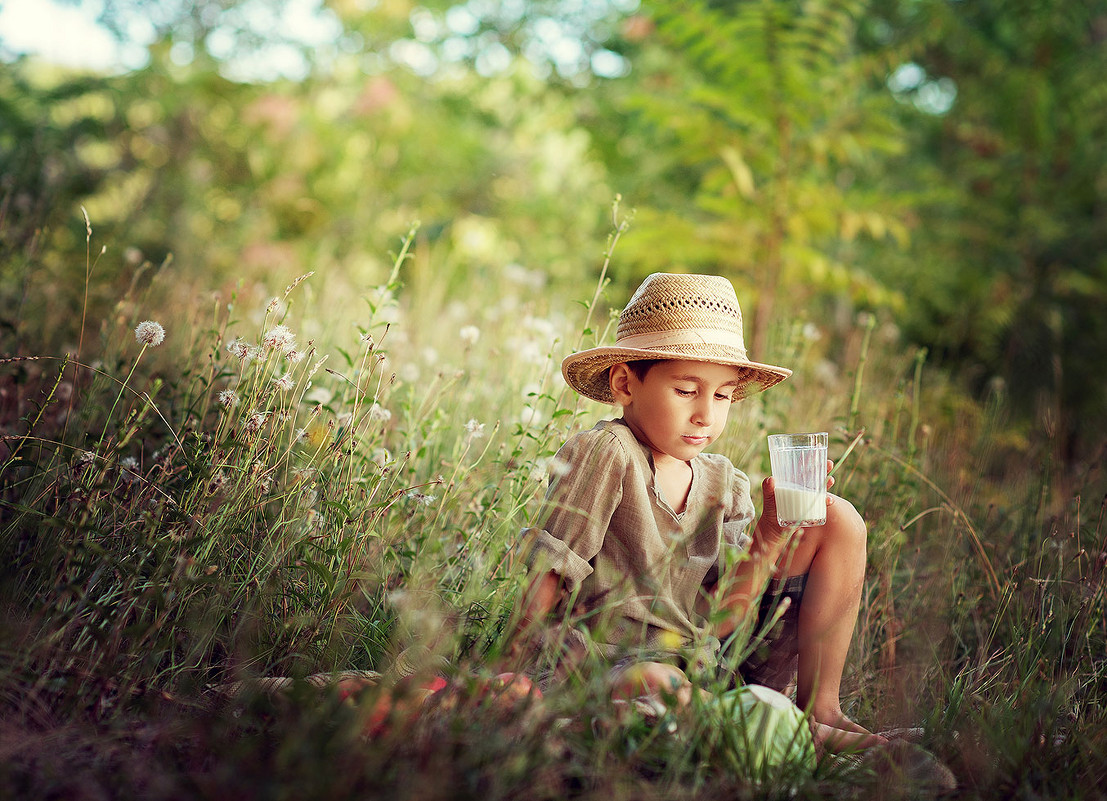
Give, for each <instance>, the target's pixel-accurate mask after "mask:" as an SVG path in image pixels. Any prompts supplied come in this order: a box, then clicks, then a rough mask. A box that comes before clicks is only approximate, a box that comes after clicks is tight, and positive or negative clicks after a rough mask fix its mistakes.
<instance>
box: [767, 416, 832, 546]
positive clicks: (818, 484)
mask: <svg viewBox="0 0 1107 801" xmlns="http://www.w3.org/2000/svg"><path fill="white" fill-rule="evenodd" d="M829 439H830V437H829V435H828V434H827V433H826V432H825V431H824V432H821V433H818V434H770V435H769V461H770V463H771V464H772V468H773V478H774V479H775V480H776V519H777V522H778V523H779V524H780V525H781V526H821V525H822V524H823V523H825V522H826V447H827V441H828V440H829Z"/></svg>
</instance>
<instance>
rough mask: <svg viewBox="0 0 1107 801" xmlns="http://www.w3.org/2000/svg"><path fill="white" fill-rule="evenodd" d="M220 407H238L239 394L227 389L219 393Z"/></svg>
mask: <svg viewBox="0 0 1107 801" xmlns="http://www.w3.org/2000/svg"><path fill="white" fill-rule="evenodd" d="M219 405H220V406H222V407H223V408H224V409H233V408H234V407H235V406H237V405H238V393H237V392H235V391H234V390H233V389H225V390H223V391H222V392H220V393H219Z"/></svg>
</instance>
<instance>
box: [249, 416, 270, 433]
mask: <svg viewBox="0 0 1107 801" xmlns="http://www.w3.org/2000/svg"><path fill="white" fill-rule="evenodd" d="M268 419H269V412H253V413H251V414H250V416H249V417H247V418H246V430H247V431H248V432H249V433H251V434H253V433H256V432H258V431H260V430H261V427H262V426H263V425H265V421H266V420H268Z"/></svg>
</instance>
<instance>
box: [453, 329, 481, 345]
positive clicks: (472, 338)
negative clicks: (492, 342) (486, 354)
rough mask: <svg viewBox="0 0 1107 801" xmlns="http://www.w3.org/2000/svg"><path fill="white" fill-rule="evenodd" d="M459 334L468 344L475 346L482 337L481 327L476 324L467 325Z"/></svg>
mask: <svg viewBox="0 0 1107 801" xmlns="http://www.w3.org/2000/svg"><path fill="white" fill-rule="evenodd" d="M457 335H458V337H459V338H460V339H461V341H462V342H464V343H465V344H466V345H469V346H473V345H475V344H477V340H478V339H480V329H479V328H477V327H476V326H475V325H467V326H465V327H464V328H462V329H461V330H460V331H458V332H457Z"/></svg>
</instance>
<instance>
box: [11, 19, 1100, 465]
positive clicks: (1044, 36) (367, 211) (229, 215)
mask: <svg viewBox="0 0 1107 801" xmlns="http://www.w3.org/2000/svg"><path fill="white" fill-rule="evenodd" d="M139 10H141V11H142V14H138V13H137V12H138V11H139ZM139 19H141V21H142V30H141V31H140V33H141V36H142V37H145V39H144V41H146V42H147V52H148V57H147V59H146V63H145V66H142V67H141V68H137V69H131V70H129V71H124V72H119V73H116V74H104V75H89V74H85V73H81V72H76V71H72V70H61V69H57V68H52V67H49V66H48V65H43V64H41V63H37V62H35V61H34V60H33V59H19V60H15V61H13V63H11V64H10V65H9V66H8V67H7V68H6V69H5V70H4V71H3V73H2V74H0V174H2V176H3V178H2V184H0V248H2V249H3V255H4V259H3V267H2V269H3V273H2V277H3V285H2V286H0V292H2V293H3V300H4V303H3V310H2V311H0V316H2V318H3V324H4V327H5V348H4V349H5V350H7V351H17V352H24V353H34V352H46V351H49V352H57V351H59V350H61V349H64V348H67V347H72V343H73V342H74V341H75V340H76V339H77V338H78V336H79V335H80V332H79V331H78V330H77V328H78V327H79V324H80V318H81V317H80V314H78V313H76V310H77V309H79V308H80V307H81V303H82V294H83V292H84V285H85V274H86V270H89V269H91V270H93V271H94V272H95V273H96V276H97V278H98V279H99V281H98V282H97V283H96V284H95V286H96V287H98V288H97V289H95V290H94V291H93V295H92V297H91V298H90V303H91V304H92V308H91V310H90V314H89V315H88V319H89V320H98V319H100V318H101V317H102V316H103V315H104V314H106V313H107V311H108V310H109V309H110V308H111V307H112V304H113V303H114V302H115V301H116V300H117V299H118V297H119V296H120V295H121V294H122V293H123V292H124V291H125V290H126V288H127V287H129V286H131V285H132V284H134V283H135V282H136V281H137V282H139V283H141V282H147V281H150V280H152V278H153V277H155V276H157V275H158V274H159V273H161V274H163V277H162V281H163V282H164V283H167V284H170V285H172V286H173V287H174V289H173V291H174V292H178V293H180V294H179V296H178V297H179V298H182V299H183V298H185V297H187V296H188V293H189V292H195V291H196V290H200V289H205V290H206V289H211V288H217V287H222V286H232V287H233V286H248V285H251V284H253V283H256V282H271V283H272V284H274V285H277V284H281V283H282V282H286V281H287V280H290V279H291V278H292V277H294V276H295V275H298V274H300V273H303V272H306V271H308V270H316V271H318V272H321V273H323V274H324V275H326V276H327V281H326V286H327V289H326V292H327V293H328V294H330V295H332V296H333V298H335V299H336V302H337V301H338V300H341V299H347V300H348V299H349V298H351V297H357V296H358V293H359V287H365V286H368V285H371V284H373V283H376V282H379V281H380V280H381V279H382V277H383V276H384V275H385V274H386V271H387V269H388V264H389V257H388V251H389V250H390V249H394V248H395V246H396V243H397V241H398V238H399V237H400V236H401V235H402V234H403V233H404V232H406V231H407V230H408V228H409V227H410V225H411V224H412V222H414V221H416V220H418V221H420V222H421V226H420V241H419V242H418V243H417V246H416V251H417V252H423V253H428V252H431V251H432V250H433V251H434V252H435V254H436V258H435V259H434V261H433V263H434V264H435V265H436V268H435V272H434V274H430V273H429V272H428V270H427V268H426V267H425V265H426V264H427V263H429V262H427V260H425V259H424V260H423V261H422V262H420V261H419V260H418V259H416V261H415V263H414V266H413V268H412V272H411V274H410V275H409V276H408V280H409V281H411V282H414V283H415V284H417V285H419V286H420V287H421V289H422V292H423V294H422V295H421V297H424V298H427V299H428V300H427V303H428V314H433V312H434V306H435V304H439V305H440V304H444V303H446V302H448V299H449V297H450V296H451V294H452V293H457V292H489V293H492V292H494V291H495V286H496V284H495V282H496V281H497V280H499V276H501V275H502V274H503V271H504V270H511V269H516V268H522V269H523V270H527V271H532V272H533V273H534V274H537V275H541V276H543V280H544V281H545V282H547V283H546V284H545V285H546V286H548V288H549V291H551V292H555V291H557V288H558V287H565V288H572V287H576V286H579V285H580V282H582V281H588V282H591V281H592V280H593V279H594V277H595V274H596V273H597V271H598V269H599V266H600V263H601V261H602V243H603V240H604V237H605V236H606V234H607V232H608V231H609V229H610V225H611V220H610V207H611V201H612V199H613V198H614V197H615V196H616V194H621V196H622V198H623V200H622V206H621V208H622V209H624V210H633V220H632V222H631V226H630V229H629V231H628V233H627V235H626V236H625V237H624V238H623V240H622V241H621V243H620V245H619V250H618V252H617V256H616V260H615V263H614V265H613V269H612V278H613V280H614V281H615V282H616V284H617V285H618V286H619V292H618V293H617V294H618V295H619V296H622V295H623V294H624V291H623V290H624V289H625V287H627V286H629V285H632V284H634V283H636V282H637V281H638V280H639V279H640V278H641V276H642V275H643V274H645V273H647V272H649V271H653V270H661V269H676V270H682V269H687V270H705V271H716V272H722V273H724V274H726V275H728V276H729V277H731V278H732V279H733V280H734V281H735V283H736V284H737V285H738V287H739V291H740V294H741V295H742V297H743V298H744V305H745V306H746V309H747V315H748V317H749V322H748V324H747V327H748V330H749V334H748V336H749V338H750V339H751V342H752V345H753V349H754V352H755V353H756V354H763V355H765V356H766V357H767V356H768V355H769V354H768V353H766V352H765V349H766V348H771V347H772V345H771V344H770V342H769V337H770V331H769V327H770V323H774V322H776V321H779V320H781V319H784V320H790V319H796V320H799V321H801V322H802V321H805V320H812V321H815V322H817V323H818V324H819V325H821V326H824V327H825V328H826V329H827V330H828V331H829V332H830V333H832V334H833V332H834V330H835V329H836V328H841V327H843V326H846V325H849V324H851V323H852V321H853V319H854V315H855V314H856V313H857V312H860V311H871V312H875V313H877V314H878V315H879V316H880V317H881V319H886V320H888V321H891V322H893V323H894V324H895V325H896V326H897V327H898V328H899V330H900V333H901V335H902V341H903V343H904V347H908V346H910V345H912V344H914V345H919V346H924V347H926V348H928V349H929V352H930V354H931V357H930V358H931V361H932V362H933V363H937V364H939V365H940V366H942V367H943V368H945V369H948V370H949V371H950V372H951V373H954V374H957V375H959V376H961V377H963V378H964V380H966V381H967V382H968V384H969V386H971V387H972V389H973V390H974V391H975V392H977V393H979V394H980V395H981V396H984V395H986V394H988V393H1001V394H1002V395H1004V396H1005V397H1009V398H1010V399H1011V400H1012V401H1013V406H1014V408H1016V409H1017V410H1018V411H1019V412H1020V413H1021V414H1022V415H1024V417H1023V419H1024V420H1025V421H1026V422H1027V424H1028V425H1030V426H1031V427H1032V428H1038V429H1040V430H1042V431H1044V432H1045V433H1047V434H1049V435H1050V436H1051V437H1053V438H1054V440H1055V441H1056V443H1058V448H1059V451H1060V453H1061V455H1062V456H1064V457H1065V458H1067V459H1076V458H1079V457H1081V456H1091V455H1094V453H1095V451H1096V450H1097V449H1098V448H1099V447H1101V444H1102V441H1103V433H1104V430H1105V425H1104V423H1103V422H1102V421H1103V420H1104V419H1107V392H1105V384H1107V382H1105V381H1104V378H1103V367H1104V365H1105V364H1107V318H1105V317H1104V315H1103V313H1102V311H1101V310H1102V309H1103V308H1104V300H1105V294H1107V257H1105V256H1104V253H1107V247H1105V246H1107V241H1105V240H1107V224H1105V220H1104V209H1103V205H1104V197H1105V196H1107V153H1105V151H1104V148H1103V147H1102V142H1104V141H1105V136H1107V130H1105V128H1107V102H1105V100H1107V88H1104V84H1103V81H1102V78H1101V76H1102V75H1104V74H1107V63H1105V62H1107V45H1105V39H1107V9H1104V8H1103V7H1102V4H1099V3H1094V2H1083V3H1081V2H1076V3H1068V4H1065V5H1064V7H1059V6H1056V5H1055V4H1051V3H1044V2H1035V1H1034V0H989V1H987V2H974V3H963V2H952V1H951V0H872V1H871V2H864V0H807V2H793V1H792V0H788V1H786V2H780V0H729V1H726V2H724V1H723V0H714V1H713V2H709V1H706V0H700V2H692V1H691V0H651V1H649V2H642V3H641V4H639V3H638V2H634V0H609V1H608V2H603V3H600V2H583V0H543V1H542V2H527V3H523V2H518V1H514V2H509V1H508V0H501V1H499V2H494V1H493V0H469V1H468V2H463V3H455V2H449V1H448V0H427V1H426V2H413V0H379V1H378V2H360V1H359V0H327V2H325V3H314V2H307V1H306V0H305V1H304V2H298V3H279V2H268V1H267V0H252V1H250V2H235V1H234V0H207V2H199V3H183V2H175V0H163V2H158V3H154V4H151V3H148V2H142V3H136V2H134V1H133V0H111V2H106V3H105V4H104V5H103V22H104V24H105V25H106V26H107V27H108V28H109V29H110V30H112V31H114V32H115V33H116V34H117V35H118V36H120V37H122V38H127V37H131V38H134V37H135V36H136V35H138V34H136V32H135V31H136V28H135V26H136V25H137V24H138V23H137V22H136V20H139ZM309 29H310V30H309ZM305 31H308V32H309V33H310V34H311V35H310V36H308V35H306V34H305ZM82 206H83V207H84V208H85V209H87V211H88V214H89V218H90V220H91V222H92V225H93V226H94V228H95V230H96V235H95V236H94V237H92V238H91V239H90V237H89V235H88V233H87V230H86V226H85V221H84V220H83V219H82V216H81V213H80V208H81V207H82ZM90 242H91V244H90ZM46 243H49V247H48V248H47V247H44V244H46ZM101 246H106V247H107V251H106V252H105V253H103V254H100V255H98V254H99V251H100V248H101ZM89 247H91V250H90V252H89V257H88V259H87V260H86V248H89ZM420 264H423V265H424V267H422V268H420V266H419V265H420ZM420 270H422V271H420ZM166 276H168V277H166ZM578 294H583V293H578ZM574 297H575V296H574ZM347 305H350V304H347ZM337 308H339V309H340V310H341V304H339V306H338V307H337ZM353 311H355V310H350V313H353ZM86 333H94V332H86Z"/></svg>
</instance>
